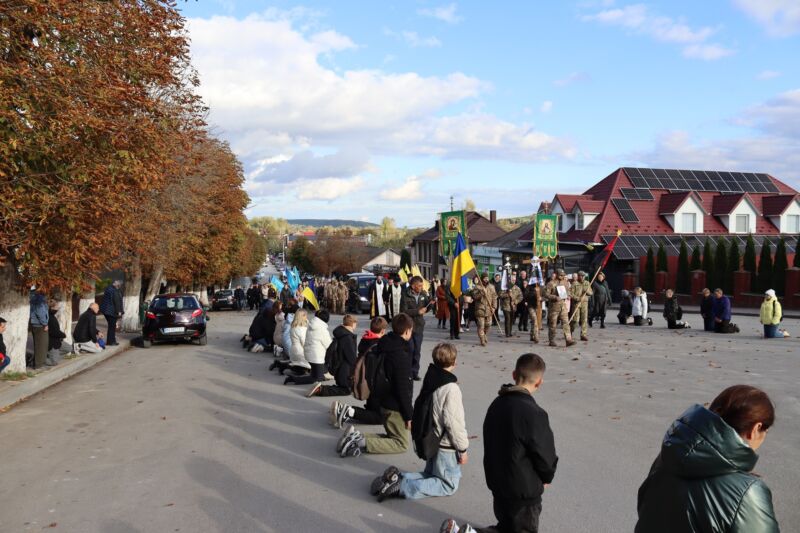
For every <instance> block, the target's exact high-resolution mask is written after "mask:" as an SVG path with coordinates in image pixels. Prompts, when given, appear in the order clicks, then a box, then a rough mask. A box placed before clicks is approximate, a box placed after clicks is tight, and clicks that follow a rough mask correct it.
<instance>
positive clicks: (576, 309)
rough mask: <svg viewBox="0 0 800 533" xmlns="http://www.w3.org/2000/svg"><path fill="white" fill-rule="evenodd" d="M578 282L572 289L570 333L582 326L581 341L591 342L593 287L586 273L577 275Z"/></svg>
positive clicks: (574, 283)
mask: <svg viewBox="0 0 800 533" xmlns="http://www.w3.org/2000/svg"><path fill="white" fill-rule="evenodd" d="M576 278H577V279H576V280H575V281H573V282H572V287H570V297H571V298H572V305H573V307H572V309H573V311H572V316H573V317H574V318H573V320H572V322H571V323H570V331H572V332H574V331H575V326H576V325H577V324H580V326H581V340H582V341H588V340H589V337H588V335H589V296H591V295H592V285H591V284H590V283H589V280H587V279H586V272H583V271H580V272H578V274H577V275H576Z"/></svg>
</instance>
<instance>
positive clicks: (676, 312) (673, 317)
mask: <svg viewBox="0 0 800 533" xmlns="http://www.w3.org/2000/svg"><path fill="white" fill-rule="evenodd" d="M682 316H683V310H682V309H681V304H679V303H678V298H677V297H675V296H673V297H672V298H665V299H664V318H665V319H666V320H667V322H677V321H678V320H680V319H681V317H682Z"/></svg>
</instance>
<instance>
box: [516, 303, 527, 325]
mask: <svg viewBox="0 0 800 533" xmlns="http://www.w3.org/2000/svg"><path fill="white" fill-rule="evenodd" d="M517 315H518V316H519V326H518V328H519V330H520V331H528V321H529V317H528V306H527V305H525V303H524V302H523V303H521V304H519V307H517Z"/></svg>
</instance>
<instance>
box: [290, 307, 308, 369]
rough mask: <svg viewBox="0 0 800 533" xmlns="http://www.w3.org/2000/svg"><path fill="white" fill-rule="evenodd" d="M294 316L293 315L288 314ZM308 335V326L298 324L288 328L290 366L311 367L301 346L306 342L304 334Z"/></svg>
mask: <svg viewBox="0 0 800 533" xmlns="http://www.w3.org/2000/svg"><path fill="white" fill-rule="evenodd" d="M290 316H292V317H294V315H290ZM307 335H308V327H306V326H298V327H296V328H291V329H290V330H289V336H290V337H291V339H292V340H291V342H290V343H289V359H290V361H291V363H290V364H291V366H301V367H303V368H311V365H309V364H308V361H307V360H306V356H305V352H304V351H303V346H304V345H305V343H306V336H307Z"/></svg>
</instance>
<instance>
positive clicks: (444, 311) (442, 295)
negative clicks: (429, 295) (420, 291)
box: [436, 283, 450, 329]
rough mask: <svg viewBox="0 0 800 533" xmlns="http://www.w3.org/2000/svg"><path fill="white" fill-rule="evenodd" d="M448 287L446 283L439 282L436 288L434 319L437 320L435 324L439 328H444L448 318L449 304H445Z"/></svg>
mask: <svg viewBox="0 0 800 533" xmlns="http://www.w3.org/2000/svg"><path fill="white" fill-rule="evenodd" d="M448 289H449V287H447V284H446V283H440V284H439V286H438V287H437V288H436V320H438V323H437V324H436V325H437V327H438V328H439V329H445V328H446V327H447V321H448V320H449V319H450V306H449V305H448V304H447V292H448Z"/></svg>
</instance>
